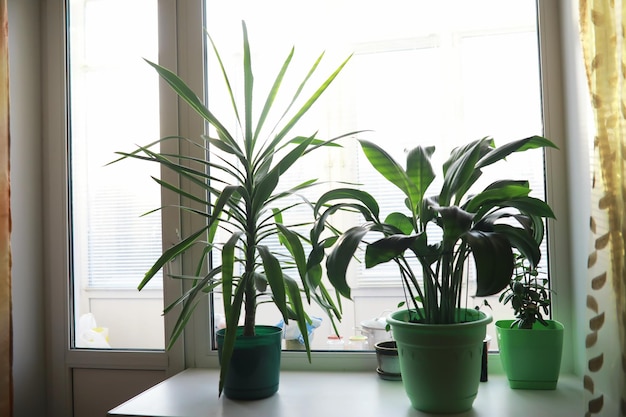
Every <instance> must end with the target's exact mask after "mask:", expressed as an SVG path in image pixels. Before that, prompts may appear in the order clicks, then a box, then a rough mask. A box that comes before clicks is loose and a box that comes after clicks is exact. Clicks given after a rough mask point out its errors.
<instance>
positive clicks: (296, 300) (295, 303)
mask: <svg viewBox="0 0 626 417" xmlns="http://www.w3.org/2000/svg"><path fill="white" fill-rule="evenodd" d="M283 278H284V280H285V285H286V286H287V294H288V296H289V302H290V304H291V306H292V309H293V311H294V313H296V321H297V323H298V329H299V330H300V334H301V335H302V338H303V339H304V348H305V350H306V352H307V357H308V358H309V362H311V346H310V345H309V332H308V330H307V328H306V324H307V320H306V319H307V316H306V313H305V312H304V305H303V304H302V297H301V296H300V288H299V287H298V283H297V282H296V281H295V280H294V279H293V278H291V277H290V276H288V275H284V276H283Z"/></svg>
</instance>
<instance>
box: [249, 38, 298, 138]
mask: <svg viewBox="0 0 626 417" xmlns="http://www.w3.org/2000/svg"><path fill="white" fill-rule="evenodd" d="M294 51H295V48H291V51H290V52H289V55H287V58H286V59H285V61H284V62H283V65H282V66H281V68H280V71H278V75H276V79H275V80H274V84H273V85H272V88H271V89H270V92H269V94H268V95H267V99H266V100H265V105H264V106H263V110H262V111H261V115H260V116H259V120H258V121H257V124H256V130H255V132H254V137H253V139H252V140H253V143H254V144H256V141H257V139H258V137H259V134H260V133H261V129H262V128H263V125H264V124H265V120H266V119H267V116H268V114H269V112H270V110H271V109H272V105H273V104H274V100H275V99H276V95H277V94H278V90H279V89H280V86H281V84H282V82H283V78H284V77H285V73H286V72H287V69H288V68H289V64H290V63H291V59H292V58H293V53H294Z"/></svg>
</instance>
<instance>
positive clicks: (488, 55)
mask: <svg viewBox="0 0 626 417" xmlns="http://www.w3.org/2000/svg"><path fill="white" fill-rule="evenodd" d="M292 4H293V3H292V2H289V1H280V0H274V1H269V2H258V1H253V0H250V1H246V0H240V1H230V2H217V1H211V0H207V2H206V13H207V15H206V26H207V30H208V32H209V33H210V34H211V36H212V37H213V39H214V40H215V42H216V44H217V46H218V48H219V50H220V53H221V55H222V59H223V60H224V63H225V66H226V67H227V69H229V68H230V69H234V70H235V71H236V70H237V69H238V68H239V67H240V61H241V42H242V41H241V38H242V36H241V23H240V22H241V20H245V21H246V24H247V26H248V33H249V36H250V42H251V48H252V54H253V57H252V62H253V65H254V73H255V82H257V86H258V82H263V80H267V81H268V82H269V81H271V80H272V79H273V74H274V73H275V72H276V71H277V69H278V65H279V64H280V63H282V60H283V59H284V57H285V56H286V54H287V53H288V51H289V49H290V48H291V46H294V45H295V49H296V55H295V58H294V61H295V64H296V65H297V63H298V62H300V63H302V65H303V66H304V68H300V72H302V71H304V70H305V69H306V65H309V61H311V60H312V59H313V58H314V57H316V56H317V55H318V54H319V53H320V52H322V51H325V52H326V56H325V57H324V61H325V62H326V65H327V66H328V68H332V65H333V63H334V64H335V65H336V64H338V63H339V62H341V60H342V59H344V58H345V57H346V56H347V55H349V54H351V53H354V56H353V57H352V59H351V61H350V63H349V64H348V66H347V67H346V68H345V69H344V71H343V72H342V74H340V76H339V77H338V79H337V80H335V82H334V83H333V85H332V86H331V87H330V89H329V90H328V91H327V92H326V96H325V98H324V100H323V101H322V102H321V103H318V104H317V107H314V112H313V114H312V115H310V116H309V117H308V119H307V120H308V123H309V124H306V125H303V126H302V125H301V126H300V130H299V131H301V132H303V134H310V133H312V132H315V131H317V130H319V131H320V132H321V133H320V135H322V136H324V135H325V136H326V137H333V136H337V135H339V134H342V133H344V132H349V131H354V130H362V129H368V130H372V132H368V133H363V134H360V137H362V138H365V139H368V140H372V141H375V142H378V143H384V144H385V148H386V149H387V150H388V151H390V153H392V154H393V155H394V156H395V157H396V159H397V160H399V161H404V159H405V158H404V156H403V154H404V152H405V151H406V150H407V149H410V148H412V147H414V146H415V145H416V144H418V143H419V144H423V145H436V147H437V151H436V152H435V157H436V158H437V157H438V159H437V160H436V162H435V164H434V166H435V167H438V166H440V165H441V164H440V162H443V158H445V157H446V155H447V154H448V152H449V151H450V150H451V149H452V148H453V147H455V146H458V145H459V144H462V143H465V142H467V141H469V140H473V139H479V138H482V137H484V136H492V137H493V138H494V139H495V140H496V144H498V145H501V144H503V143H506V142H507V141H508V140H513V139H519V138H522V137H527V136H532V135H543V134H544V133H543V120H542V102H541V77H540V72H539V68H540V64H539V49H538V28H537V10H536V4H535V1H533V0H527V1H519V2H515V3H514V4H512V3H507V4H503V3H502V2H498V1H493V0H477V1H471V2H468V1H440V2H432V1H430V2H426V1H394V2H392V3H386V4H385V6H384V7H381V4H379V3H375V2H369V1H365V2H363V1H351V0H344V1H322V2H315V3H314V4H313V3H312V4H306V5H298V7H297V8H295V7H293V5H292ZM277 10H281V13H277V12H276V11H277ZM207 59H208V79H207V86H208V87H207V88H208V97H209V103H210V106H212V108H213V109H221V108H226V109H229V108H230V107H229V104H228V102H227V101H224V102H223V105H222V101H220V100H227V99H228V97H227V96H226V95H225V94H223V92H222V91H220V90H219V87H220V86H221V78H220V77H221V74H220V73H219V72H217V71H216V70H215V68H216V65H215V62H213V61H212V59H213V56H212V54H211V53H210V52H209V53H208V58H207ZM292 70H293V71H294V72H295V73H297V72H298V70H297V69H295V68H292ZM296 78H297V77H296ZM238 81H239V80H238V79H236V78H235V77H231V82H232V83H233V84H234V88H235V89H237V82H238ZM268 88H269V86H268ZM257 104H258V105H259V106H260V105H261V104H262V103H257ZM342 144H343V145H344V147H345V149H344V151H343V152H338V151H337V150H335V149H333V150H331V151H330V152H328V153H327V154H320V153H318V154H317V155H316V159H315V160H314V161H312V162H309V163H308V164H307V163H306V162H304V163H303V165H302V166H303V168H302V169H301V172H302V174H303V176H302V178H298V179H295V178H294V181H296V180H304V179H307V178H321V179H324V180H327V181H329V185H328V186H329V187H333V186H335V185H336V184H337V181H351V182H355V183H362V184H365V185H366V189H367V190H368V191H370V192H373V194H374V195H375V196H376V197H377V198H378V200H379V203H380V205H381V209H382V210H384V211H387V212H390V211H393V210H396V209H401V206H402V201H403V199H402V198H401V197H400V193H399V192H397V193H396V191H395V190H393V189H390V188H389V187H388V186H387V185H386V183H384V182H381V181H379V180H380V177H379V174H378V173H376V172H375V171H374V170H373V169H372V168H371V167H369V164H368V163H367V161H366V160H365V159H364V157H363V156H362V153H361V151H360V149H359V147H358V146H357V144H356V141H355V140H354V138H352V139H348V140H345V141H343V142H342ZM437 161H439V162H437ZM495 169H497V167H496V168H495ZM438 175H440V173H438ZM503 175H507V176H510V177H513V178H515V177H522V178H530V179H531V186H532V188H533V190H534V193H535V196H538V197H540V198H545V187H544V166H543V155H542V153H541V152H539V151H537V152H529V153H527V154H526V155H519V156H517V155H516V156H512V157H510V158H509V163H508V165H506V167H503V166H501V167H500V171H497V170H495V171H491V172H486V175H485V177H486V178H485V179H484V181H483V182H482V184H483V186H484V185H486V183H487V180H489V182H490V181H493V180H494V179H496V178H498V177H500V176H503ZM333 182H334V183H333ZM377 183H380V184H381V186H380V187H377V186H376V184H377ZM433 189H437V187H436V186H434V188H433ZM321 191H323V190H321ZM321 191H320V192H321ZM383 217H384V215H383ZM352 221H355V219H352V218H349V216H346V217H345V218H344V219H340V220H339V222H340V223H341V224H342V225H343V226H344V227H347V226H348V225H349V224H350V222H352ZM544 253H547V250H546V247H545V245H544ZM546 268H547V263H546V257H544V264H543V265H542V269H543V270H546ZM396 276H397V272H396V270H395V267H394V266H393V265H392V264H389V266H382V267H381V266H379V267H376V268H373V269H370V270H365V269H364V268H363V267H360V266H359V265H355V266H354V268H353V276H352V287H353V296H354V302H353V303H345V304H344V319H343V321H342V323H341V326H340V331H341V333H342V335H343V336H344V337H345V338H347V337H348V336H350V335H353V334H359V333H360V331H361V326H362V323H363V322H365V321H367V320H369V319H373V318H376V317H378V316H380V315H383V314H385V313H386V312H389V311H391V310H395V309H396V306H397V304H398V302H400V301H402V300H403V297H404V296H403V291H402V289H401V286H400V281H399V279H396V278H395V277H396ZM469 293H472V290H471V288H470V289H469ZM217 296H218V297H219V294H218V295H217ZM468 303H469V306H470V307H472V306H474V305H479V304H481V303H482V300H473V299H469V300H468ZM489 303H490V305H491V306H492V307H493V309H494V311H493V314H494V316H495V317H497V318H508V317H509V316H511V315H512V311H511V309H510V306H506V307H502V306H500V305H499V303H498V301H497V296H496V297H491V299H490V300H489ZM215 304H216V305H217V307H216V309H217V310H216V311H217V313H218V314H219V305H220V303H219V302H218V303H215ZM314 313H315V309H314V308H313V314H314ZM260 316H261V319H260V320H263V315H262V314H260ZM264 318H265V320H266V324H275V323H276V322H277V321H278V320H279V317H278V315H277V314H274V312H273V311H272V312H270V311H268V312H267V314H266V315H265V317H264ZM322 318H323V316H322ZM332 334H333V331H332V327H331V326H330V325H329V323H328V322H327V320H326V321H324V320H322V324H321V326H320V327H319V328H317V329H316V330H315V331H314V335H315V336H314V339H313V347H314V348H315V349H321V350H324V349H327V348H329V349H331V350H334V349H336V346H337V345H335V344H333V345H332V346H329V345H328V343H327V341H328V339H327V338H328V336H331V335H332Z"/></svg>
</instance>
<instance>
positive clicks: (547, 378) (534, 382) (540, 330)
mask: <svg viewBox="0 0 626 417" xmlns="http://www.w3.org/2000/svg"><path fill="white" fill-rule="evenodd" d="M547 322H548V326H547V327H545V326H543V325H542V324H541V323H539V322H537V323H535V324H534V326H533V328H532V329H518V328H517V327H513V328H511V324H512V323H513V320H498V321H497V322H496V335H497V338H498V347H499V348H500V359H501V361H502V368H503V369H504V372H505V373H506V376H507V379H508V380H509V386H510V387H511V388H514V389H540V390H550V389H556V385H557V382H558V380H559V372H560V370H561V356H562V352H563V325H562V324H561V323H559V322H558V321H554V320H547Z"/></svg>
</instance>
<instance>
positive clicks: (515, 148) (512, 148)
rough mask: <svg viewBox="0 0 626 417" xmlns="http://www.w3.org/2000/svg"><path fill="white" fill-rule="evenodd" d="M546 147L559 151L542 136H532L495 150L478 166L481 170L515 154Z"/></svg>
mask: <svg viewBox="0 0 626 417" xmlns="http://www.w3.org/2000/svg"><path fill="white" fill-rule="evenodd" d="M546 147H548V148H555V149H558V148H557V146H556V145H555V144H554V143H553V142H552V141H550V140H548V139H546V138H544V137H541V136H531V137H529V138H525V139H518V140H515V141H512V142H509V143H506V144H504V145H502V146H499V147H497V148H494V149H493V150H491V152H489V153H488V154H487V155H485V156H483V157H482V159H481V160H480V161H479V162H478V163H477V164H476V165H477V167H479V168H482V167H486V166H487V165H491V164H493V163H495V162H498V161H500V160H502V159H504V158H506V157H507V156H509V155H510V154H512V153H513V152H523V151H526V150H529V149H537V148H546Z"/></svg>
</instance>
